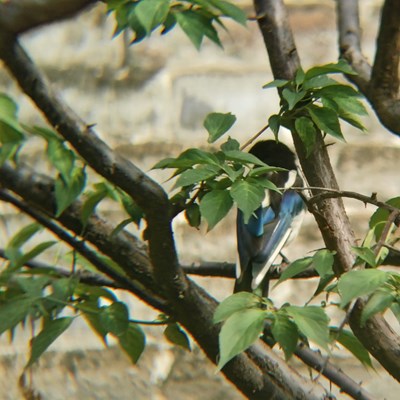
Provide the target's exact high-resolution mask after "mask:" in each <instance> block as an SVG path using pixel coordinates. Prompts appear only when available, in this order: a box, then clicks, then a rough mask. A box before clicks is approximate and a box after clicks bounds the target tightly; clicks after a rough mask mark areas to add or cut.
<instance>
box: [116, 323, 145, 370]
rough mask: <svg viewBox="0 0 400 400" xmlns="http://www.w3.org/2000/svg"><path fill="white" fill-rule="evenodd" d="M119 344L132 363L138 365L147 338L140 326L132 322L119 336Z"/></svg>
mask: <svg viewBox="0 0 400 400" xmlns="http://www.w3.org/2000/svg"><path fill="white" fill-rule="evenodd" d="M118 342H119V345H120V347H121V348H122V350H124V351H125V353H126V354H127V355H128V356H129V358H130V359H131V361H132V363H133V364H136V363H137V361H138V360H139V357H140V356H141V354H142V353H143V350H144V348H145V346H146V336H145V335H144V333H143V330H142V329H141V328H140V326H139V325H137V324H134V323H132V322H130V323H129V326H128V329H126V331H125V332H124V333H123V334H122V335H120V336H118Z"/></svg>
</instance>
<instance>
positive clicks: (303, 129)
mask: <svg viewBox="0 0 400 400" xmlns="http://www.w3.org/2000/svg"><path fill="white" fill-rule="evenodd" d="M295 127H296V132H297V133H298V135H299V137H300V139H301V141H302V142H303V144H304V147H305V148H306V157H308V156H309V155H310V154H311V152H312V151H313V149H314V146H315V143H316V140H317V130H316V129H315V126H314V123H313V122H312V121H311V119H310V118H308V117H300V118H296V120H295Z"/></svg>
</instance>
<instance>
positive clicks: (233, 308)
mask: <svg viewBox="0 0 400 400" xmlns="http://www.w3.org/2000/svg"><path fill="white" fill-rule="evenodd" d="M261 303H262V299H261V297H259V296H257V295H255V294H254V293H249V292H239V293H235V294H233V295H231V296H229V297H227V298H226V299H225V300H224V301H223V302H221V303H220V304H219V305H218V307H217V309H216V310H215V313H214V318H213V321H214V323H215V324H216V323H218V322H222V321H225V320H226V319H228V318H229V317H230V316H231V315H232V314H234V313H236V312H238V311H243V310H246V309H248V308H260V305H261Z"/></svg>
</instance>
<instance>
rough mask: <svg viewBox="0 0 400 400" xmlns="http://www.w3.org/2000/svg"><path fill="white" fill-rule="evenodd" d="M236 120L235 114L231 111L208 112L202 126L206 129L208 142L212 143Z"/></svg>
mask: <svg viewBox="0 0 400 400" xmlns="http://www.w3.org/2000/svg"><path fill="white" fill-rule="evenodd" d="M235 122H236V116H234V115H233V114H231V113H226V114H222V113H210V114H208V115H207V117H206V119H205V120H204V128H206V129H207V131H208V134H209V136H208V143H214V142H215V141H216V140H218V139H219V138H220V137H221V136H222V135H223V134H224V133H225V132H227V131H228V130H229V129H231V127H232V125H233V124H234V123H235Z"/></svg>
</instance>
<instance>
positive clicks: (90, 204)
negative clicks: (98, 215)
mask: <svg viewBox="0 0 400 400" xmlns="http://www.w3.org/2000/svg"><path fill="white" fill-rule="evenodd" d="M106 196H107V192H105V191H96V192H91V193H88V194H87V195H86V198H85V201H84V203H83V205H82V211H81V221H82V225H83V227H86V225H87V222H88V220H89V218H90V216H91V215H92V214H93V213H94V211H95V209H96V207H97V206H98V204H99V203H100V202H101V201H102V200H103V199H104V198H105V197H106Z"/></svg>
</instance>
